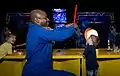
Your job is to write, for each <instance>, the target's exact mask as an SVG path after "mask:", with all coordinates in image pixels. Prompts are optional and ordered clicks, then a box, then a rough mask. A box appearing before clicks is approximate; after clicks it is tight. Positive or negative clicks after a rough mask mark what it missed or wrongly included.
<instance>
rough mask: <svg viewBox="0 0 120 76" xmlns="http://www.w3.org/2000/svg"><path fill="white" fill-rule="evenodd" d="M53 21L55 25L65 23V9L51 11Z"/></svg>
mask: <svg viewBox="0 0 120 76" xmlns="http://www.w3.org/2000/svg"><path fill="white" fill-rule="evenodd" d="M53 20H54V22H55V23H66V22H67V18H66V9H53Z"/></svg>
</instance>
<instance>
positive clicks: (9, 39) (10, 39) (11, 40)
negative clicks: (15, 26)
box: [5, 34, 16, 44]
mask: <svg viewBox="0 0 120 76" xmlns="http://www.w3.org/2000/svg"><path fill="white" fill-rule="evenodd" d="M5 40H6V41H7V42H8V43H11V44H14V43H15V41H16V36H15V35H14V34H8V35H7V36H6V38H5Z"/></svg>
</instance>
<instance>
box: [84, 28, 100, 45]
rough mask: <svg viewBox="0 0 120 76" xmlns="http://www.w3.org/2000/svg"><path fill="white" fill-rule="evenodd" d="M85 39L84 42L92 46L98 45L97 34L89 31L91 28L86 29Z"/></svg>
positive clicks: (92, 30)
mask: <svg viewBox="0 0 120 76" xmlns="http://www.w3.org/2000/svg"><path fill="white" fill-rule="evenodd" d="M85 39H86V42H92V44H93V45H95V46H97V45H98V43H99V36H98V32H97V31H96V30H94V29H91V28H88V29H86V31H85ZM90 40H91V41H90ZM88 44H89V43H88Z"/></svg>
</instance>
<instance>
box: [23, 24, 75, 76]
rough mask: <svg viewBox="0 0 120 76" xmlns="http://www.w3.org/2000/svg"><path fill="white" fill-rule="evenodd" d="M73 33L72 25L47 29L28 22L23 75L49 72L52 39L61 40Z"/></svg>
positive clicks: (31, 75)
mask: <svg viewBox="0 0 120 76" xmlns="http://www.w3.org/2000/svg"><path fill="white" fill-rule="evenodd" d="M74 33H75V28H74V27H73V26H70V27H69V28H66V27H61V28H59V29H55V30H48V29H45V28H43V27H41V26H40V25H37V24H30V25H29V28H28V33H27V39H26V58H27V62H26V64H25V65H24V68H23V76H43V75H44V74H43V73H46V74H47V72H48V71H49V72H50V70H51V69H52V41H63V40H65V39H67V38H69V37H71V36H72V35H73V34H74ZM48 74H50V73H48ZM46 76H47V75H46ZM49 76H52V75H49Z"/></svg>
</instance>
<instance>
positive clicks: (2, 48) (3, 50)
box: [0, 34, 16, 59]
mask: <svg viewBox="0 0 120 76" xmlns="http://www.w3.org/2000/svg"><path fill="white" fill-rule="evenodd" d="M15 41H16V36H15V35H14V34H8V35H6V38H5V42H3V44H1V45H0V59H1V58H3V57H4V56H6V55H7V54H12V44H14V42H15Z"/></svg>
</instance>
